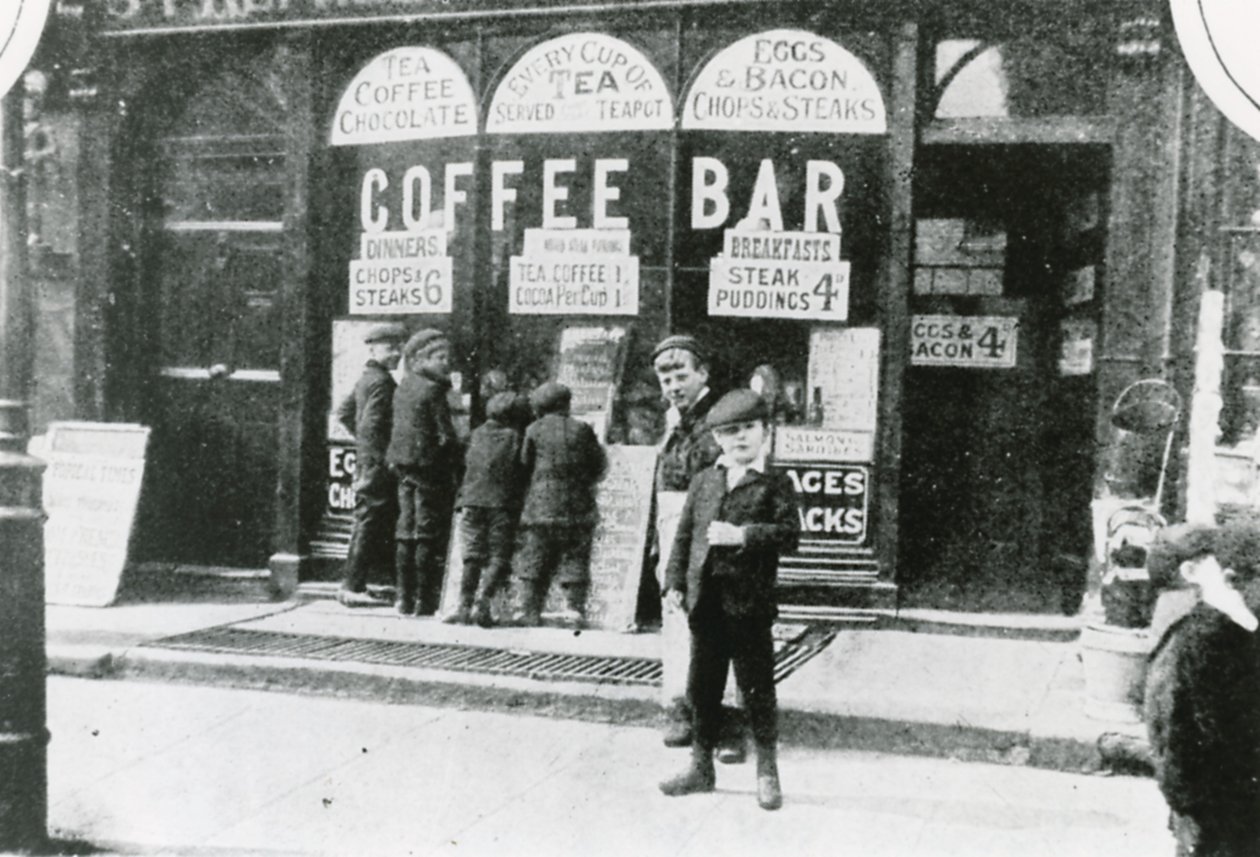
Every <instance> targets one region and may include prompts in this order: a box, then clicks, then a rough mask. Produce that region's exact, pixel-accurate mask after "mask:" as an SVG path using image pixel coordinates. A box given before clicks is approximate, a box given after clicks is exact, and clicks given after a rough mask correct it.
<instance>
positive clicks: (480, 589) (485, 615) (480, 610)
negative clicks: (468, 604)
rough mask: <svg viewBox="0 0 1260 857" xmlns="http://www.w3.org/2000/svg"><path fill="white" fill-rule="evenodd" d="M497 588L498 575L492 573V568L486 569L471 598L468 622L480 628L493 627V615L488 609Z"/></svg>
mask: <svg viewBox="0 0 1260 857" xmlns="http://www.w3.org/2000/svg"><path fill="white" fill-rule="evenodd" d="M498 588H499V577H498V575H497V574H495V573H494V569H493V568H488V569H486V571H485V572H484V573H483V574H482V575H481V581H480V582H479V583H478V584H477V593H476V595H475V596H474V597H473V606H472V614H471V615H470V617H469V620H470V621H471V622H472V623H473V624H474V625H480V626H481V627H482V628H493V627H494V613H493V612H492V611H491V609H490V602H491V600H492V599H493V598H494V593H495V590H497V589H498Z"/></svg>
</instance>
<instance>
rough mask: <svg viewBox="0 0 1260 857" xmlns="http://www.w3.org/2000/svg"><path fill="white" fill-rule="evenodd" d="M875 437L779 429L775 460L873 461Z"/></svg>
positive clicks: (824, 430)
mask: <svg viewBox="0 0 1260 857" xmlns="http://www.w3.org/2000/svg"><path fill="white" fill-rule="evenodd" d="M874 456H875V435H874V434H873V433H872V432H864V431H843V430H838V429H826V428H822V429H816V428H806V427H803V426H778V427H777V428H775V431H774V457H775V458H776V459H777V460H780V461H871V460H873V459H874Z"/></svg>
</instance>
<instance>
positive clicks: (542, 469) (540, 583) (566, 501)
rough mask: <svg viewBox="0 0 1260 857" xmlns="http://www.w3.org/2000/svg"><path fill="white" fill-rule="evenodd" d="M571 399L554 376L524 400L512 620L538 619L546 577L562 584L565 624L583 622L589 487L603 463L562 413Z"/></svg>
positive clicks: (595, 446) (585, 430) (591, 514)
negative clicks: (527, 411) (530, 415)
mask: <svg viewBox="0 0 1260 857" xmlns="http://www.w3.org/2000/svg"><path fill="white" fill-rule="evenodd" d="M571 400H572V393H570V391H569V388H568V387H566V386H564V385H563V384H557V383H556V382H554V381H548V382H547V383H545V384H542V385H540V386H539V387H538V388H537V389H536V390H534V392H533V393H531V394H530V397H529V404H530V407H532V408H533V409H534V413H535V414H536V415H537V419H535V420H534V421H533V422H532V423H530V426H529V428H527V429H526V430H525V440H524V441H523V442H522V443H521V466H522V467H523V469H524V478H525V485H526V487H525V502H524V505H523V507H522V508H521V522H520V523H521V538H520V550H519V551H518V552H517V554H516V576H517V581H518V584H519V587H520V593H519V601H520V611H519V612H518V613H517V615H516V623H517V624H518V625H525V626H532V625H537V624H538V623H539V621H540V613H541V611H542V603H543V600H544V599H545V598H546V595H547V589H548V587H549V586H550V583H551V580H552V578H553V577H555V578H556V579H558V580H559V581H560V585H561V586H562V587H564V596H565V612H566V613H567V614H568V615H567V617H566V618H567V619H568V621H570V622H572V623H573V624H574V625H575V626H577V627H581V626H582V625H583V624H585V621H586V596H587V590H588V587H589V586H590V579H591V537H592V535H593V534H594V531H595V524H596V521H597V513H596V508H595V486H596V484H598V482H599V481H600V480H601V479H603V478H604V470H605V469H606V468H607V466H608V461H607V457H606V456H605V455H604V448H603V447H602V446H600V444H599V439H598V438H597V437H595V431H594V429H592V428H591V427H590V426H589V425H587V424H586V423H584V422H582V421H581V420H576V419H574V418H573V417H571V416H569V405H570V402H571Z"/></svg>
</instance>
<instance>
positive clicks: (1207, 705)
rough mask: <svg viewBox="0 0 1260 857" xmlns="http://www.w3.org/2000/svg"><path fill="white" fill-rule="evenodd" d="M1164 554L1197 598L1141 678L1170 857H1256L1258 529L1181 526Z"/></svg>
mask: <svg viewBox="0 0 1260 857" xmlns="http://www.w3.org/2000/svg"><path fill="white" fill-rule="evenodd" d="M1205 532H1206V535H1207V536H1209V537H1210V538H1205ZM1165 549H1166V550H1167V551H1169V552H1170V554H1171V555H1172V556H1173V559H1174V560H1176V561H1178V565H1179V571H1180V575H1181V577H1183V578H1184V579H1185V580H1186V581H1187V582H1189V583H1190V584H1191V585H1192V586H1193V587H1194V589H1195V590H1196V592H1197V594H1198V596H1199V598H1198V603H1197V604H1195V606H1194V607H1193V608H1192V609H1191V610H1190V611H1189V612H1188V613H1186V614H1185V615H1183V616H1181V617H1180V618H1178V619H1176V620H1175V621H1174V622H1173V623H1172V624H1171V625H1170V626H1169V627H1168V628H1167V629H1166V630H1164V632H1163V633H1162V635H1161V636H1160V638H1159V639H1158V640H1157V641H1156V644H1155V648H1154V649H1153V651H1152V653H1151V660H1150V664H1149V667H1148V670H1147V679H1146V698H1145V711H1144V715H1145V720H1146V726H1147V732H1148V734H1149V736H1150V742H1151V750H1152V754H1153V756H1154V761H1155V776H1156V779H1157V781H1158V782H1159V787H1160V791H1161V792H1163V795H1164V798H1165V800H1167V802H1168V806H1169V808H1170V809H1171V810H1172V817H1171V820H1170V822H1169V826H1170V827H1171V829H1172V831H1173V835H1174V837H1175V838H1176V841H1177V854H1178V855H1179V857H1188V856H1189V855H1195V857H1260V635H1258V634H1257V632H1256V628H1257V624H1258V623H1257V620H1256V615H1255V611H1257V610H1260V527H1257V525H1256V524H1255V522H1247V523H1238V524H1231V525H1227V526H1225V527H1223V528H1221V529H1219V530H1211V531H1205V530H1204V528H1190V529H1188V530H1187V531H1186V532H1185V533H1183V534H1182V535H1181V536H1180V537H1179V538H1178V539H1176V540H1171V541H1170V542H1169V543H1168V544H1167V545H1166V546H1165Z"/></svg>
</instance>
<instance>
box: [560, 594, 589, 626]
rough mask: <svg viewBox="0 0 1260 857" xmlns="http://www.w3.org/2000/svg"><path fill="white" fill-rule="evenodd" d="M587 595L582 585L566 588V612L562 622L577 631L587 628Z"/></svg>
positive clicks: (563, 613)
mask: <svg viewBox="0 0 1260 857" xmlns="http://www.w3.org/2000/svg"><path fill="white" fill-rule="evenodd" d="M586 593H587V589H586V587H585V586H582V585H575V584H568V585H566V586H565V587H564V611H563V612H561V614H560V621H562V622H564V624H566V625H569V626H571V627H573V628H576V629H577V630H581V629H583V628H585V627H586Z"/></svg>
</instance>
